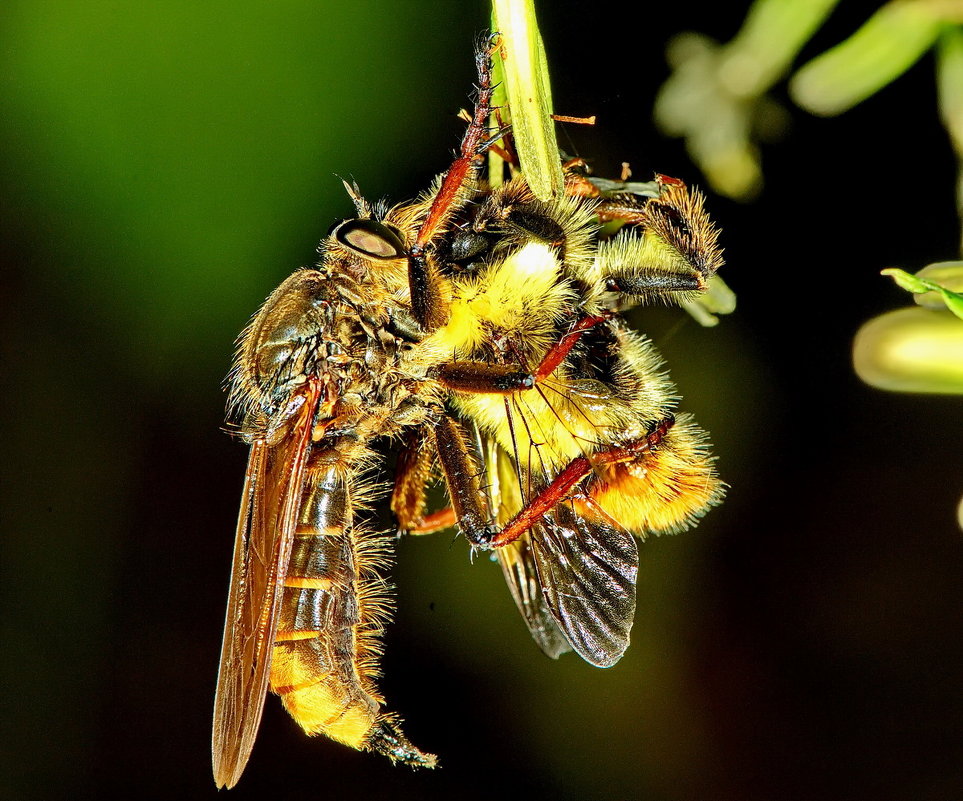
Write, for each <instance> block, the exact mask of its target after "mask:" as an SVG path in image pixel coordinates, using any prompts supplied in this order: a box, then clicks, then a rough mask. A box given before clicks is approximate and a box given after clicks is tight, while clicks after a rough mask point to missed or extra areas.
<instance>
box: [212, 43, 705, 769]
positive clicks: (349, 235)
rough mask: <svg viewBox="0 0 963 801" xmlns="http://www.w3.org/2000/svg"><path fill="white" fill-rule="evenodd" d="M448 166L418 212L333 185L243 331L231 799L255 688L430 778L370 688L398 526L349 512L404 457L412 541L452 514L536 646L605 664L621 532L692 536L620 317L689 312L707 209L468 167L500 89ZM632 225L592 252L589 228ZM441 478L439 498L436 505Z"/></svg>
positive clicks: (683, 443) (671, 398) (698, 461)
mask: <svg viewBox="0 0 963 801" xmlns="http://www.w3.org/2000/svg"><path fill="white" fill-rule="evenodd" d="M488 58H489V57H488V53H487V51H486V50H484V49H479V51H478V52H477V54H476V63H477V67H478V74H479V82H478V87H479V88H478V98H477V102H476V104H475V110H474V114H473V116H472V117H471V121H470V123H469V125H468V129H467V131H466V134H465V136H464V139H463V141H462V144H461V150H460V154H459V156H458V158H457V159H456V160H455V161H454V163H453V164H452V165H451V167H450V168H449V169H448V171H447V172H446V173H444V175H443V176H442V177H441V178H440V179H439V180H438V181H436V183H435V185H434V187H433V188H432V189H431V190H430V191H429V192H427V193H425V194H424V195H423V196H421V197H420V198H418V199H417V200H416V201H414V202H412V203H408V204H403V205H399V206H395V207H392V208H387V207H385V206H384V205H382V204H371V203H369V202H368V201H366V200H365V199H364V198H363V197H362V196H361V193H360V191H359V190H358V188H357V187H356V186H347V185H346V186H347V188H348V191H349V194H350V195H351V197H352V199H353V201H354V204H355V209H356V216H355V217H354V218H352V219H349V220H345V221H343V222H342V223H340V224H338V225H337V226H335V228H334V229H333V230H332V231H331V233H330V234H329V235H328V236H327V237H326V238H325V239H324V240H323V241H322V243H321V245H320V246H319V255H320V258H319V261H318V263H317V264H316V265H314V266H313V267H307V268H302V269H300V270H298V271H296V272H295V273H294V274H292V275H291V276H290V277H289V278H288V279H287V280H285V281H284V282H283V283H282V284H281V286H280V287H278V288H277V289H276V290H275V291H274V292H273V293H272V294H271V295H270V296H269V297H268V299H267V300H266V301H265V303H264V305H263V306H262V307H261V309H260V311H259V312H258V313H257V314H256V315H255V317H254V318H253V320H252V321H251V323H250V325H249V326H248V327H247V328H246V329H245V331H244V332H243V333H242V334H241V337H240V339H239V347H238V353H237V356H236V359H235V365H234V368H233V370H232V373H231V375H230V379H229V380H230V400H229V420H230V421H231V422H232V424H233V426H234V427H235V428H236V429H237V430H238V432H239V433H240V435H241V437H242V438H243V439H244V440H245V441H246V442H248V443H249V445H250V448H251V450H250V456H249V460H248V467H247V473H246V478H245V485H244V494H243V498H242V503H241V511H240V515H239V519H238V525H237V532H236V540H235V549H234V561H233V569H232V577H231V587H230V596H229V600H228V610H227V618H226V622H225V634H224V644H223V647H222V652H221V662H220V672H219V676H218V686H217V695H216V698H215V708H214V731H213V762H214V776H215V780H216V782H217V784H218V785H219V786H224V785H227V786H233V785H234V784H235V783H236V782H237V781H238V779H239V778H240V775H241V772H242V771H243V769H244V766H245V764H246V762H247V759H248V757H249V754H250V751H251V748H252V747H253V743H254V739H255V736H256V733H257V728H258V725H259V723H260V718H261V714H262V711H263V708H264V702H265V696H266V694H267V692H268V690H270V691H272V692H274V693H277V694H278V695H280V697H281V700H282V702H283V704H284V706H285V707H286V708H287V710H288V711H289V712H290V714H291V715H292V717H293V718H294V719H295V720H296V721H297V722H298V724H299V725H300V726H301V727H302V728H303V729H304V730H305V731H306V732H307V733H309V734H324V735H326V736H328V737H330V738H332V739H334V740H337V741H339V742H342V743H344V744H346V745H349V746H351V747H354V748H358V749H362V750H371V751H376V752H379V753H382V754H384V755H386V756H387V757H388V758H389V759H391V760H392V761H398V762H403V763H406V764H409V765H412V766H419V767H433V766H434V765H435V757H434V756H433V755H431V754H427V753H424V752H422V751H420V750H419V749H418V748H416V747H415V746H413V745H412V744H411V743H410V742H409V741H408V740H407V738H406V737H405V735H404V734H403V733H402V730H401V727H400V722H399V719H398V717H397V716H396V715H394V714H393V713H389V712H386V711H385V710H384V708H383V707H384V699H383V698H382V696H381V695H380V693H379V692H378V690H377V686H376V679H377V675H378V665H377V662H378V657H379V655H380V649H381V646H380V636H381V634H382V633H383V630H384V626H385V623H386V621H387V619H388V617H389V613H390V607H391V603H390V595H389V593H388V585H387V583H386V581H385V579H384V572H385V570H386V569H387V567H388V563H389V543H390V540H389V539H388V536H387V535H386V534H385V533H383V532H378V531H375V530H373V529H372V528H370V527H369V526H368V525H367V524H366V522H365V516H366V512H367V510H368V509H370V506H371V504H372V503H373V502H374V501H375V500H376V499H377V498H378V497H379V496H380V495H381V494H382V493H383V492H385V491H387V489H388V488H387V487H384V486H383V482H380V481H378V480H377V479H376V478H375V476H376V472H377V471H376V468H377V466H378V464H379V456H378V451H377V449H376V447H375V443H376V442H377V441H380V440H385V439H395V440H397V441H399V442H401V443H402V452H401V455H400V457H399V460H398V467H397V472H396V477H395V482H394V487H393V491H392V497H391V506H392V509H393V511H394V513H395V515H396V516H397V518H398V522H399V527H400V529H401V530H403V531H410V532H413V533H427V532H429V531H432V530H436V529H438V528H441V527H444V526H445V525H450V524H457V525H458V527H459V530H460V531H461V533H462V534H463V535H464V536H465V537H466V539H467V540H468V541H469V542H470V543H471V545H472V546H473V547H474V548H479V549H490V550H492V551H494V552H495V553H496V554H497V557H498V559H499V560H500V561H501V564H502V567H503V569H504V571H505V575H506V577H507V579H508V583H509V586H510V588H511V590H512V592H513V595H514V597H515V599H516V602H517V603H518V606H519V608H520V610H521V612H522V614H523V616H524V618H525V620H526V622H527V624H528V627H529V629H530V630H531V632H532V634H533V635H534V637H535V639H536V641H537V642H538V643H539V645H540V646H541V647H542V649H543V650H544V651H546V652H547V653H549V654H550V655H552V656H558V655H559V654H560V653H562V652H563V651H565V650H568V649H570V648H572V649H574V650H575V651H577V652H578V653H579V654H580V655H581V656H582V657H584V658H585V659H586V660H587V661H589V662H591V663H592V664H595V665H600V666H606V665H611V664H614V663H615V662H616V661H617V660H618V659H619V658H620V657H621V655H622V653H623V652H624V650H625V648H626V647H627V645H628V640H629V632H630V629H631V626H632V620H633V616H634V609H635V578H636V572H637V568H638V550H637V546H636V541H635V539H634V536H633V534H640V535H644V534H646V533H649V532H656V533H658V532H670V531H678V530H681V529H683V528H686V527H688V526H689V525H691V524H692V522H693V521H694V520H696V519H697V518H698V517H700V516H701V515H702V514H703V513H704V512H705V511H706V510H707V509H708V508H709V507H710V506H711V505H712V504H714V503H716V502H717V501H718V500H719V499H720V498H721V496H722V491H723V490H722V486H723V485H722V484H721V483H720V481H719V479H718V478H717V476H716V474H715V471H714V468H713V464H712V459H711V457H710V456H709V453H708V450H707V446H706V443H705V436H704V434H703V433H702V432H701V430H700V429H699V428H698V427H697V426H696V425H695V424H694V423H693V422H692V421H691V419H690V418H689V417H688V416H686V415H683V414H679V415H677V414H676V413H675V406H676V402H677V398H676V397H675V395H674V390H673V388H672V385H671V384H670V383H669V381H668V379H667V377H666V376H665V374H664V373H663V371H662V368H661V363H660V361H659V358H658V356H657V355H656V353H655V351H654V349H653V348H652V346H651V344H650V343H649V342H648V341H647V340H645V339H644V338H643V337H641V336H640V335H639V334H637V333H635V332H634V331H632V330H631V329H630V328H629V326H628V325H627V324H626V323H625V321H624V320H623V319H622V317H621V316H620V314H619V312H620V310H622V309H624V308H625V307H627V306H629V305H632V304H635V303H639V302H652V301H671V302H680V301H687V300H689V299H690V298H691V297H692V296H693V295H695V294H697V293H698V292H700V291H702V290H704V289H705V286H706V282H707V281H708V279H709V278H710V277H711V276H712V274H713V273H714V272H715V271H716V269H718V267H719V265H720V264H721V257H720V252H719V249H718V246H717V236H718V235H717V232H716V229H715V228H714V226H713V225H712V223H711V222H710V221H709V219H708V217H707V216H706V214H705V211H704V209H703V201H702V197H701V195H699V194H698V193H696V192H690V191H689V190H688V189H687V188H686V187H685V185H684V184H682V183H681V182H680V181H677V180H675V179H670V178H666V177H664V176H660V177H657V179H656V181H654V182H653V183H652V184H651V185H649V186H648V187H647V189H646V190H645V193H642V192H640V191H638V189H637V187H634V186H633V187H629V186H628V185H623V184H618V183H612V182H598V181H595V179H592V178H590V177H589V176H587V175H586V174H585V172H584V170H582V169H581V167H580V166H579V165H577V164H570V165H569V166H568V170H567V179H566V196H565V197H561V198H558V199H556V200H553V201H550V202H543V201H539V200H537V199H536V198H535V197H534V196H533V195H532V193H531V191H530V190H529V188H528V186H527V184H526V183H525V180H524V177H522V176H517V177H515V178H514V179H513V180H511V181H509V182H508V183H506V184H504V185H503V186H500V187H498V188H495V189H492V188H490V187H489V185H488V184H487V182H486V181H485V179H484V176H483V175H482V173H481V167H482V162H483V156H484V154H485V153H486V151H487V149H488V147H489V146H490V145H491V144H492V142H491V136H492V134H491V133H490V132H489V131H488V129H487V127H486V126H487V122H488V119H489V115H490V101H491V95H492V86H491V81H490V74H489V62H488ZM606 220H608V221H616V223H617V224H620V225H621V226H622V230H621V231H619V233H617V234H616V235H615V236H613V237H611V238H609V239H602V238H601V236H600V228H599V225H600V221H606ZM436 465H440V474H441V477H442V478H443V481H444V484H445V487H446V490H447V496H448V498H449V500H450V504H451V506H450V508H449V509H444V510H440V511H437V512H434V513H431V514H426V502H425V497H426V487H427V485H428V484H429V483H430V482H431V481H432V480H433V478H434V477H435V470H436Z"/></svg>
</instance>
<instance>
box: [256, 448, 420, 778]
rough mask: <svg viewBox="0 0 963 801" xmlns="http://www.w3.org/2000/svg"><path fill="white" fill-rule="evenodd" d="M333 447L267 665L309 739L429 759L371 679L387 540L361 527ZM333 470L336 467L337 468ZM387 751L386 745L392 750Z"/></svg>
mask: <svg viewBox="0 0 963 801" xmlns="http://www.w3.org/2000/svg"><path fill="white" fill-rule="evenodd" d="M338 461H340V460H339V458H338V456H337V450H336V449H333V448H332V449H325V450H323V451H320V452H319V451H318V449H317V448H315V449H314V452H313V453H312V454H311V457H310V458H309V464H308V466H307V473H308V476H307V480H306V482H305V490H304V496H303V499H302V503H301V512H300V514H299V515H298V523H297V526H296V528H295V532H294V537H293V542H292V547H291V558H290V560H289V562H288V572H287V576H286V577H285V579H284V593H283V596H282V600H281V612H280V619H279V622H278V629H277V634H276V635H275V646H274V656H273V660H272V663H271V680H270V681H271V689H272V691H273V692H276V693H277V694H278V695H280V696H281V699H282V700H283V702H284V706H285V708H286V709H287V710H288V712H290V713H291V715H292V717H294V719H295V720H297V721H298V723H299V724H300V725H301V727H302V728H304V730H305V731H306V732H308V733H309V734H324V735H327V736H328V737H330V738H332V739H334V740H337V741H339V742H343V743H345V744H347V745H350V746H352V747H354V748H371V749H373V750H376V751H381V752H385V753H387V754H388V756H390V757H392V758H393V759H398V760H401V761H404V762H411V763H415V764H425V763H426V762H427V761H430V759H431V758H430V757H426V756H425V755H424V754H422V753H421V752H419V751H418V750H417V749H415V748H414V747H412V746H411V745H410V744H409V743H408V742H407V740H405V738H404V736H403V735H401V733H400V732H399V731H398V729H397V727H396V726H395V725H394V721H393V720H392V719H391V718H386V717H385V716H384V715H383V714H382V713H381V700H382V699H381V698H380V696H379V695H378V693H377V690H376V689H375V687H374V683H373V680H372V674H373V673H374V671H375V668H376V666H375V660H376V658H377V656H378V654H379V653H380V647H379V643H378V636H379V635H380V634H381V631H382V624H383V612H384V607H385V598H384V592H383V589H382V588H383V586H384V583H383V582H382V581H381V580H379V579H378V578H377V576H376V574H375V569H376V568H378V567H381V566H382V565H383V562H384V561H385V554H384V550H383V548H381V547H379V546H380V545H381V541H380V540H378V539H374V538H372V537H371V535H370V534H369V533H368V532H366V531H365V530H363V529H361V530H359V529H358V528H357V527H356V525H355V519H354V513H353V510H352V498H351V487H350V485H349V483H348V481H347V480H346V476H345V475H344V466H343V465H341V464H338V463H337V462H338ZM332 462H333V463H332ZM386 743H390V745H386Z"/></svg>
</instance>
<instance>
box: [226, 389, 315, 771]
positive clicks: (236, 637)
mask: <svg viewBox="0 0 963 801" xmlns="http://www.w3.org/2000/svg"><path fill="white" fill-rule="evenodd" d="M317 398H318V391H317V389H315V388H314V387H313V386H312V387H311V388H310V389H309V390H308V393H307V397H306V400H307V402H306V403H303V404H301V406H300V407H299V408H298V410H297V411H296V412H295V413H294V415H295V416H294V419H293V420H292V421H291V422H290V424H289V426H290V427H289V429H288V431H287V433H286V434H285V435H284V436H283V437H282V439H281V441H280V442H278V443H277V444H275V445H269V444H268V443H267V442H266V441H265V439H263V438H260V439H257V440H255V442H254V444H253V445H252V446H251V455H250V457H249V458H248V463H247V473H246V474H245V479H244V495H243V499H242V501H241V511H240V514H239V516H238V521H237V535H236V538H235V541H234V562H233V567H232V569H231V589H230V595H229V598H228V605H227V617H226V619H225V621H224V644H223V645H222V647H221V663H220V669H219V671H218V677H217V693H216V695H215V697H214V728H213V736H212V739H211V749H212V757H213V767H214V780H215V782H216V783H217V785H218V787H223V786H225V785H226V786H227V787H233V786H234V785H235V784H236V783H237V781H238V779H240V778H241V773H242V772H243V770H244V766H245V765H246V764H247V760H248V757H249V756H250V754H251V749H252V747H253V746H254V738H255V736H256V735H257V730H258V726H259V725H260V723H261V714H262V712H263V711H264V699H265V696H266V694H267V690H268V680H269V678H270V675H271V654H272V649H273V647H274V638H275V634H276V633H277V626H278V613H279V611H280V608H281V603H280V601H281V595H282V592H283V589H284V586H283V585H284V579H285V576H286V575H287V570H288V562H289V561H290V557H291V544H292V542H293V537H294V530H295V526H296V525H297V518H298V511H299V508H300V500H301V491H302V487H303V482H304V466H305V463H306V461H307V454H308V451H309V445H310V442H311V424H312V420H313V417H314V409H315V408H316V405H317Z"/></svg>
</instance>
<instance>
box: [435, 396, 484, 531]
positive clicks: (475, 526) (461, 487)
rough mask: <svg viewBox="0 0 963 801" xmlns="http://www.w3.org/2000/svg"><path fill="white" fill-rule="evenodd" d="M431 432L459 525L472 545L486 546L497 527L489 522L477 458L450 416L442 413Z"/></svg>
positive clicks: (463, 433) (460, 429)
mask: <svg viewBox="0 0 963 801" xmlns="http://www.w3.org/2000/svg"><path fill="white" fill-rule="evenodd" d="M433 433H434V436H435V445H436V446H437V448H438V459H439V461H440V462H441V469H442V471H443V472H444V474H445V483H446V484H447V485H448V497H449V498H451V505H452V508H453V510H454V513H455V517H456V518H457V520H458V527H459V529H460V530H461V533H462V534H464V535H465V538H466V539H467V540H468V541H469V542H470V543H471V544H472V545H475V546H479V547H482V548H487V547H489V544H490V543H491V540H492V538H493V537H494V536H495V534H497V533H498V528H497V527H496V526H495V525H494V524H493V523H492V514H491V505H490V503H489V501H488V495H487V493H486V491H485V489H484V488H483V487H482V484H481V481H480V478H479V477H480V475H481V469H480V467H479V464H478V459H477V458H476V456H475V454H474V453H472V452H471V450H470V449H469V447H468V439H467V437H466V436H465V432H464V430H463V429H462V427H461V425H459V424H458V422H456V421H455V420H453V419H452V418H451V417H448V416H447V415H442V416H441V418H440V419H439V420H438V423H437V424H436V425H435V427H434V429H433Z"/></svg>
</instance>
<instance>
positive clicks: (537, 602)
mask: <svg viewBox="0 0 963 801" xmlns="http://www.w3.org/2000/svg"><path fill="white" fill-rule="evenodd" d="M497 554H498V561H499V562H500V563H501V566H502V571H503V572H504V574H505V581H506V582H508V588H509V589H510V590H511V591H512V597H513V598H514V599H515V605H516V606H518V611H519V612H521V613H522V617H523V618H524V619H525V623H526V625H527V626H528V630H529V631H530V632H531V633H532V637H533V638H534V640H535V642H536V643H538V647H539V648H541V649H542V651H543V652H544V653H545V654H546V655H547V656H550V657H552V659H558V658H559V657H560V656H561V655H562V654H564V653H566V652H568V651H571V650H572V646H571V645H569V642H568V640H567V639H566V638H565V635H564V634H563V633H562V631H561V629H559V627H558V624H557V623H556V622H555V617H554V615H553V614H552V610H551V609H549V607H548V606H547V605H546V603H545V598H544V596H543V594H542V584H541V581H540V580H539V578H538V571H537V568H536V566H535V557H534V554H533V553H532V543H531V538H530V536H529V535H528V534H524V535H523V536H521V537H520V538H519V539H517V540H515V542H513V543H510V544H509V545H506V546H505V547H504V548H499V549H498V551H497Z"/></svg>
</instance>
